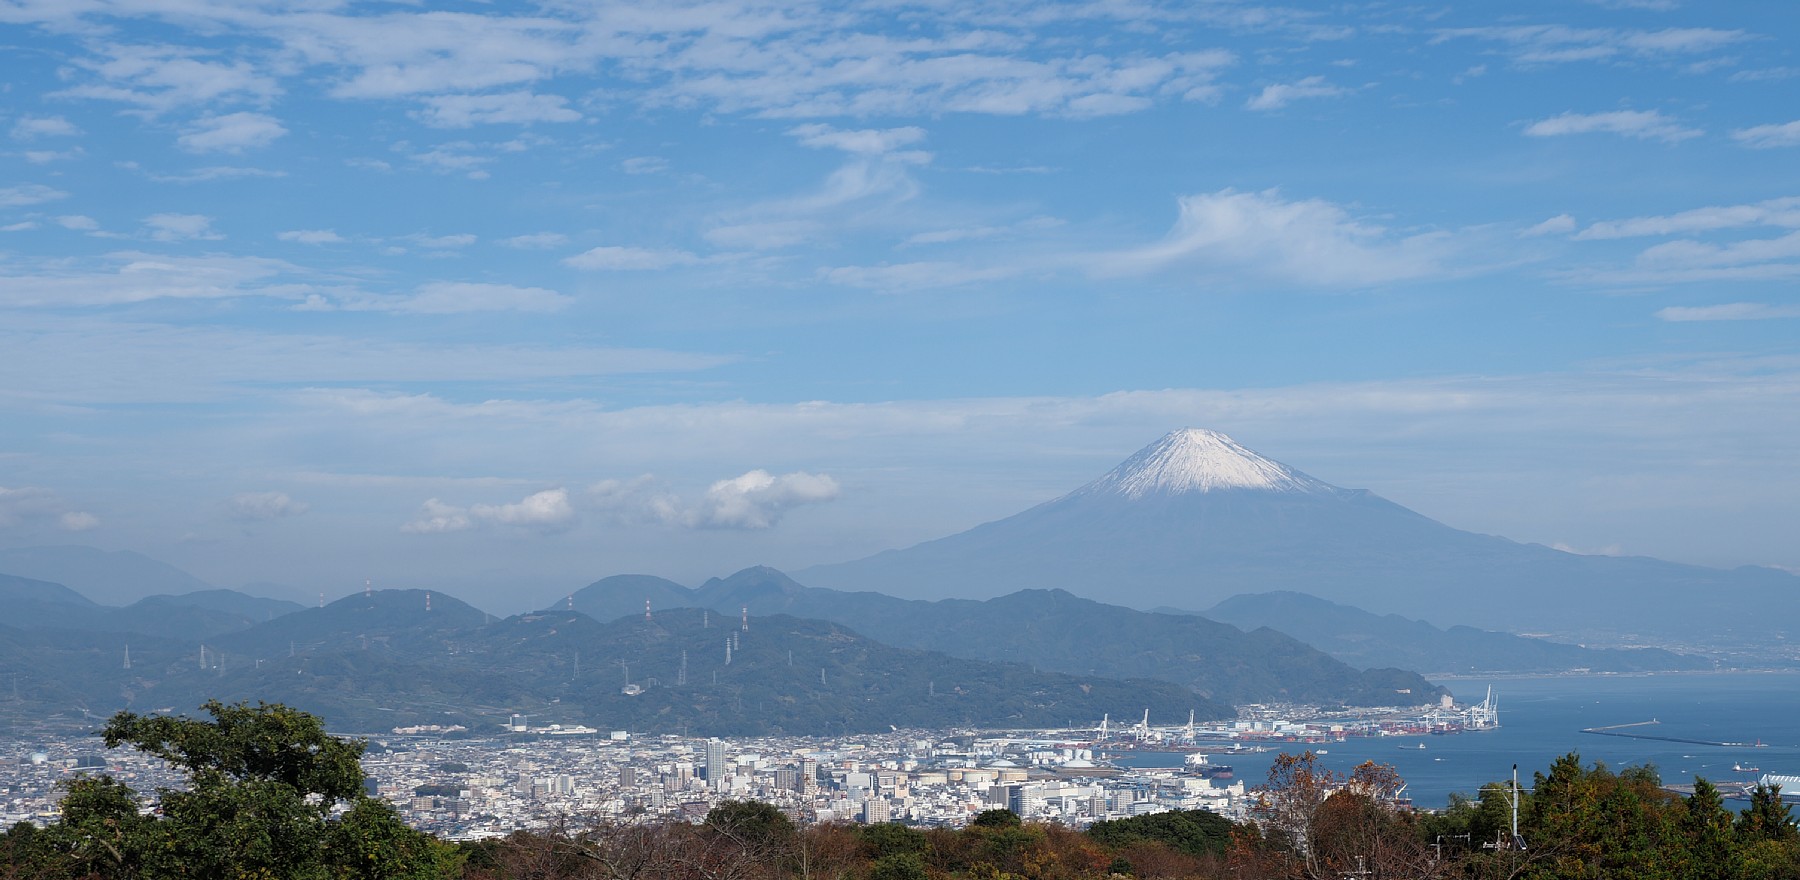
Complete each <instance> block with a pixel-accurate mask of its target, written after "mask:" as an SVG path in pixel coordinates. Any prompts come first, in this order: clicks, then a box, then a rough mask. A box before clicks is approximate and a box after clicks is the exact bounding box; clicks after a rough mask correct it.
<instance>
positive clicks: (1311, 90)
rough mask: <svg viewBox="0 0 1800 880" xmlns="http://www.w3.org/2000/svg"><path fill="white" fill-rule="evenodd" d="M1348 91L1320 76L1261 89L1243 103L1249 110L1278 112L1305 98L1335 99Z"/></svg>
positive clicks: (1348, 91)
mask: <svg viewBox="0 0 1800 880" xmlns="http://www.w3.org/2000/svg"><path fill="white" fill-rule="evenodd" d="M1349 93H1350V90H1349V89H1346V88H1343V87H1342V86H1334V85H1332V84H1331V83H1328V82H1326V81H1325V77H1322V76H1309V77H1307V78H1305V79H1302V80H1300V81H1299V82H1294V83H1275V84H1272V85H1267V86H1264V87H1263V90H1262V91H1261V92H1259V93H1258V94H1257V95H1256V96H1255V97H1253V98H1251V99H1250V100H1248V101H1246V102H1244V106H1245V107H1246V108H1248V109H1251V110H1279V109H1281V108H1283V107H1286V106H1287V105H1289V104H1291V103H1293V102H1294V101H1299V100H1304V99H1307V98H1335V97H1337V96H1338V95H1346V94H1349Z"/></svg>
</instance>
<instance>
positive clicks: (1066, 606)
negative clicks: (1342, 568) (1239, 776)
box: [573, 566, 1442, 705]
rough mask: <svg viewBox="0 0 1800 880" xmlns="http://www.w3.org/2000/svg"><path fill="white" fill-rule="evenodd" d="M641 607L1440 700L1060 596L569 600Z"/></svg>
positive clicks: (625, 583)
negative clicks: (794, 619) (687, 608)
mask: <svg viewBox="0 0 1800 880" xmlns="http://www.w3.org/2000/svg"><path fill="white" fill-rule="evenodd" d="M646 597H650V598H651V601H652V602H653V603H679V604H687V605H693V606H696V607H704V608H711V609H713V610H715V611H717V612H720V613H722V614H727V615H730V616H732V617H734V618H735V616H736V615H737V613H738V612H739V610H740V609H742V608H745V607H748V608H749V609H750V611H751V613H753V614H777V613H781V614H794V615H798V616H801V617H812V618H819V619H822V620H832V621H836V622H838V623H842V624H844V625H846V626H849V627H852V628H854V629H857V630H859V631H861V632H866V633H871V634H873V635H875V637H877V638H880V639H882V640H883V641H887V642H891V643H893V644H897V645H904V646H906V647H910V648H920V649H924V650H930V651H942V652H944V653H946V654H950V655H953V656H958V657H968V658H971V659H976V660H1009V661H1017V662H1022V663H1030V664H1033V665H1035V666H1037V667H1038V668H1041V669H1053V670H1057V671H1060V672H1067V673H1072V674H1080V675H1101V676H1109V677H1115V678H1155V679H1160V680H1163V681H1168V682H1173V683H1175V684H1179V685H1182V686H1183V687H1186V688H1189V689H1192V690H1194V691H1196V692H1198V693H1201V694H1204V695H1206V696H1209V697H1212V698H1214V699H1217V700H1221V701H1224V702H1230V703H1247V702H1278V701H1285V702H1310V703H1347V704H1351V705H1395V704H1401V705H1411V704H1418V703H1425V702H1430V701H1431V700H1433V699H1435V698H1436V695H1437V694H1439V693H1441V692H1442V691H1441V690H1440V689H1439V688H1438V687H1437V686H1435V685H1433V684H1431V683H1430V682H1428V681H1426V680H1425V679H1424V678H1423V677H1421V676H1419V675H1418V674H1416V673H1413V672H1408V671H1405V670H1401V669H1371V670H1361V669H1356V668H1353V667H1351V666H1349V665H1347V664H1345V663H1343V662H1341V661H1339V660H1337V659H1334V658H1332V657H1331V656H1329V655H1328V654H1326V653H1324V652H1322V651H1319V650H1318V649H1316V648H1313V647H1311V646H1308V645H1306V644H1304V643H1302V642H1301V641H1299V640H1297V639H1295V638H1293V637H1292V636H1288V635H1284V634H1282V633H1279V632H1276V631H1274V630H1270V629H1253V630H1252V631H1250V632H1245V631H1243V630H1240V629H1238V628H1237V627H1235V626H1232V625H1230V624H1226V623H1219V622H1217V621H1213V620H1207V619H1205V618H1202V617H1196V616H1192V615H1181V614H1155V613H1151V612H1145V611H1136V610H1133V609H1130V608H1125V607H1122V606H1118V605H1108V604H1105V603H1102V602H1095V601H1093V600H1090V599H1083V598H1080V597H1078V596H1075V595H1072V594H1070V593H1067V592H1064V591H1062V590H1021V591H1019V592H1016V593H1012V594H1009V595H1006V596H1001V597H999V598H995V599H988V600H985V601H971V600H962V599H944V600H940V601H936V602H929V601H922V600H907V599H896V598H894V597H892V596H887V595H883V594H881V593H851V592H844V591H839V590H827V589H820V588H815V587H807V586H803V585H801V584H799V583H797V582H795V581H794V580H793V579H792V578H790V577H788V576H787V575H785V574H783V573H781V572H780V571H777V570H775V569H773V568H767V567H760V566H759V567H755V568H748V569H745V570H743V571H740V572H738V573H736V574H734V575H732V576H730V577H728V578H714V579H712V580H709V581H707V582H706V583H704V584H702V585H701V586H700V587H698V588H697V589H693V590H688V589H686V588H683V587H681V586H680V585H679V584H675V583H673V582H670V581H665V580H662V579H660V578H648V577H644V576H641V575H637V576H625V577H618V578H607V579H605V580H601V581H598V582H596V583H594V584H592V585H590V586H588V587H587V588H585V589H583V590H581V591H580V592H577V593H575V594H574V596H573V601H574V605H575V608H576V609H577V610H581V611H587V612H589V613H591V614H593V615H594V616H596V617H600V618H604V617H607V616H616V615H617V614H619V613H633V611H632V609H635V613H636V614H639V615H641V614H642V613H643V606H644V600H645V598H646ZM657 607H661V606H660V605H658V606H657Z"/></svg>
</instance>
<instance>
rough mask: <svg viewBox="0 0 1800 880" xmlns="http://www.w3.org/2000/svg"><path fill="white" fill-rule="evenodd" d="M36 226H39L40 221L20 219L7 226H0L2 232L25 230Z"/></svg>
mask: <svg viewBox="0 0 1800 880" xmlns="http://www.w3.org/2000/svg"><path fill="white" fill-rule="evenodd" d="M36 228H38V222H37V221H36V220H20V221H19V222H17V223H8V224H6V225H5V226H0V232H25V231H27V230H31V229H36Z"/></svg>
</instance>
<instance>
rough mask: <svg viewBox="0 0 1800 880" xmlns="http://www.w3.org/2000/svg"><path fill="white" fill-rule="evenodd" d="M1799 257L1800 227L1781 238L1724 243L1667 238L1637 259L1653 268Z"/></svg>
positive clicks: (1738, 264)
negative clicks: (1667, 240)
mask: <svg viewBox="0 0 1800 880" xmlns="http://www.w3.org/2000/svg"><path fill="white" fill-rule="evenodd" d="M1796 258H1800V231H1796V232H1790V233H1788V234H1787V235H1783V236H1781V237H1779V238H1750V239H1743V240H1741V241H1734V242H1728V243H1724V244H1718V243H1714V242H1708V241H1693V240H1688V239H1684V240H1679V241H1670V242H1664V243H1663V244H1659V245H1656V246H1655V247H1650V248H1646V249H1645V250H1644V251H1643V253H1640V254H1638V258H1637V262H1638V264H1639V265H1640V266H1645V267H1650V268H1692V267H1701V266H1742V265H1746V264H1755V263H1770V262H1774V261H1781V260H1793V259H1796Z"/></svg>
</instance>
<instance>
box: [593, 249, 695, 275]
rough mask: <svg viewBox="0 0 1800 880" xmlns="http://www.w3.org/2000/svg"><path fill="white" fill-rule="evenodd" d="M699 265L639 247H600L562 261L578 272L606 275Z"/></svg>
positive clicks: (678, 254)
mask: <svg viewBox="0 0 1800 880" xmlns="http://www.w3.org/2000/svg"><path fill="white" fill-rule="evenodd" d="M697 262H699V257H696V256H694V255H693V254H691V253H688V252H687V251H681V250H656V249H651V248H640V247H620V246H615V245H602V246H600V247H596V248H589V249H588V250H585V251H582V252H581V253H579V254H576V255H575V256H572V257H568V258H566V259H564V260H563V263H564V264H565V265H569V266H573V267H574V268H577V269H595V270H606V271H642V270H650V269H667V268H670V267H671V266H686V265H691V264H693V263H697Z"/></svg>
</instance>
